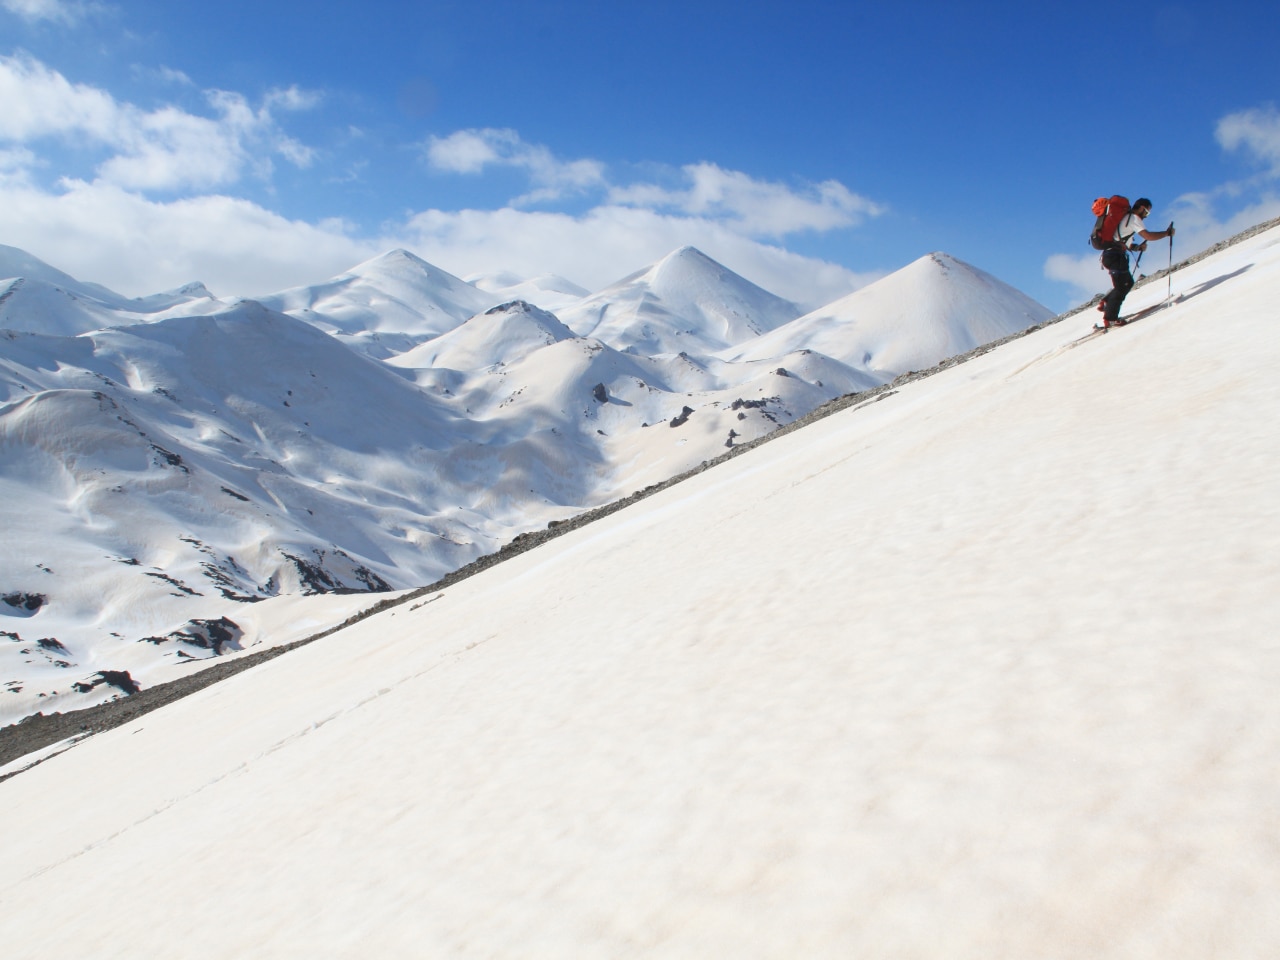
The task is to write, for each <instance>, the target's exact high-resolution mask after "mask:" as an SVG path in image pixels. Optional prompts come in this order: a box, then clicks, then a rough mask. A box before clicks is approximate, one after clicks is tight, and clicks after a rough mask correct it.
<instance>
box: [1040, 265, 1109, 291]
mask: <svg viewBox="0 0 1280 960" xmlns="http://www.w3.org/2000/svg"><path fill="white" fill-rule="evenodd" d="M1044 275H1045V276H1046V277H1048V278H1049V279H1050V280H1057V281H1058V282H1059V283H1065V284H1069V285H1070V286H1071V289H1072V295H1073V296H1076V297H1079V298H1080V299H1082V300H1088V299H1089V298H1091V297H1092V296H1093V295H1094V294H1095V293H1102V292H1104V291H1106V290H1110V289H1111V277H1110V275H1109V274H1108V273H1107V272H1106V271H1105V270H1103V269H1102V264H1101V262H1100V261H1099V260H1098V254H1097V253H1090V254H1084V255H1082V256H1078V257H1075V256H1071V255H1070V254H1067V253H1055V254H1053V255H1052V256H1051V257H1049V259H1048V260H1046V261H1045V264H1044Z"/></svg>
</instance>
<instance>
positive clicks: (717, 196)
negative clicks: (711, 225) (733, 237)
mask: <svg viewBox="0 0 1280 960" xmlns="http://www.w3.org/2000/svg"><path fill="white" fill-rule="evenodd" d="M683 174H684V177H685V179H686V181H687V183H688V187H687V188H686V189H683V190H668V189H664V188H661V187H658V186H655V185H653V184H636V185H632V186H629V187H622V188H618V189H615V190H613V191H612V192H611V194H610V199H611V200H612V201H613V202H615V203H620V204H624V205H629V206H636V207H644V208H650V209H655V210H661V209H670V210H676V211H679V212H681V213H684V214H688V215H691V216H696V217H706V218H709V219H713V220H722V221H726V222H728V223H731V224H733V225H734V227H735V228H736V229H737V230H739V231H740V232H742V233H745V234H747V235H749V236H756V237H783V236H786V235H787V234H789V233H798V232H801V231H806V230H815V231H819V232H824V231H827V230H834V229H838V228H843V227H852V226H856V225H857V224H859V223H861V222H862V221H864V220H865V219H867V218H868V217H874V216H878V215H880V214H881V213H883V212H884V208H883V207H881V206H880V205H878V204H875V203H873V202H871V201H870V200H868V199H866V198H865V197H860V196H858V195H857V194H855V193H853V192H852V191H850V190H849V189H848V188H847V187H845V186H844V185H843V184H842V183H839V182H837V181H835V180H827V181H824V182H822V183H818V184H811V185H806V186H804V187H803V188H802V189H800V190H796V189H793V188H791V187H789V186H787V185H785V184H781V183H774V182H770V181H765V180H756V179H754V178H753V177H750V176H748V175H747V174H745V173H741V172H739V171H736V170H725V169H722V168H721V167H719V166H717V165H715V164H713V163H698V164H691V165H689V166H686V167H684V168H683Z"/></svg>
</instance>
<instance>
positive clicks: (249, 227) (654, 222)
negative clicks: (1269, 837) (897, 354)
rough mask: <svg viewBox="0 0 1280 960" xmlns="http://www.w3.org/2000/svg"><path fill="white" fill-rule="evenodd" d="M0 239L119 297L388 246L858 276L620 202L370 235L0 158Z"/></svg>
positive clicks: (605, 277) (289, 279) (816, 288)
mask: <svg viewBox="0 0 1280 960" xmlns="http://www.w3.org/2000/svg"><path fill="white" fill-rule="evenodd" d="M0 237H4V238H5V239H4V242H5V243H8V244H11V245H13V246H17V247H21V248H22V249H24V250H27V251H28V252H30V253H32V254H34V255H35V256H37V257H40V258H41V259H43V260H45V261H47V262H49V263H51V264H52V265H54V266H56V267H58V268H59V269H61V270H65V271H66V272H68V273H70V274H71V275H73V276H75V277H77V278H79V279H82V280H92V281H95V282H98V283H101V284H103V285H105V286H107V287H110V288H112V289H114V290H118V291H119V292H121V293H124V294H127V295H129V296H140V295H143V294H148V293H154V292H156V291H158V290H163V289H168V288H171V287H175V286H178V285H180V284H182V283H186V282H188V281H191V280H202V281H204V282H205V283H206V284H207V285H208V286H209V288H210V289H212V290H213V291H214V292H215V293H217V294H219V295H220V296H224V297H231V296H254V295H262V294H265V293H270V292H273V291H276V290H280V289H284V288H286V287H290V286H297V285H300V284H306V283H317V282H319V281H321V280H324V279H326V278H327V277H330V276H333V275H336V274H338V273H341V272H342V271H344V270H346V269H348V268H349V267H352V266H354V265H355V264H357V263H359V262H361V261H362V260H366V259H368V258H369V257H371V256H374V255H376V254H378V253H381V252H383V251H385V250H388V249H391V248H394V247H406V248H408V249H410V250H413V251H415V252H416V253H418V254H419V255H420V256H422V257H424V258H425V259H427V260H429V261H431V262H432V263H435V264H437V265H438V266H440V267H441V268H443V269H445V270H448V271H450V272H451V273H454V274H456V275H458V276H465V275H467V274H470V273H478V272H494V271H496V270H500V269H502V270H511V271H514V272H517V273H520V274H523V275H525V276H536V275H539V274H543V273H559V274H561V275H563V276H566V277H568V278H569V279H570V280H573V281H575V282H577V283H579V284H582V285H583V286H586V287H589V288H591V289H599V288H601V287H603V286H605V285H607V284H608V283H611V282H612V281H614V280H617V279H620V278H621V277H622V276H624V275H625V274H627V273H630V272H632V271H633V270H637V269H640V268H641V267H644V266H646V265H648V264H649V263H652V262H654V261H655V260H658V259H660V258H661V257H663V256H665V255H666V254H668V253H670V252H671V251H672V250H674V249H676V248H677V247H680V246H682V245H684V244H692V245H694V246H696V247H698V248H699V249H701V250H703V251H704V252H706V253H707V254H708V255H709V256H711V257H714V258H715V259H717V260H719V261H720V262H722V263H724V264H725V265H726V266H728V267H729V268H730V269H731V270H734V271H736V272H737V273H740V274H742V275H743V276H744V277H746V278H747V279H749V280H751V281H753V282H755V283H757V284H759V285H760V286H762V287H764V288H765V289H767V290H770V291H771V292H773V293H776V294H778V295H779V296H783V297H786V298H788V299H791V300H794V301H796V302H798V303H801V304H803V305H805V306H809V307H816V306H820V305H821V304H823V303H828V302H830V301H832V300H835V299H837V298H838V297H841V296H843V295H844V294H846V293H848V292H850V291H852V290H854V289H857V288H858V287H860V286H863V285H865V284H866V283H868V282H870V281H871V280H873V279H876V277H877V276H878V275H858V274H855V273H853V272H851V271H849V270H847V269H845V268H844V267H841V266H838V265H836V264H832V263H828V262H825V261H822V260H817V259H814V258H811V257H803V256H800V255H798V254H794V253H791V252H789V251H787V250H784V249H781V248H779V247H775V246H770V245H767V244H763V243H760V242H758V241H756V240H753V239H751V238H749V237H745V236H743V235H741V234H740V233H737V232H734V231H733V230H731V229H729V228H727V227H726V226H724V225H723V224H719V223H716V222H714V221H710V220H704V219H697V218H689V217H679V216H671V215H665V214H660V213H656V212H654V211H651V210H639V209H634V208H628V207H617V206H610V207H599V208H597V209H595V210H592V211H591V212H589V213H588V214H585V215H583V216H571V215H568V214H563V213H551V212H538V211H527V210H516V209H514V208H505V209H501V210H491V211H482V210H463V211H456V212H448V211H441V210H427V211H423V212H421V213H417V214H415V215H413V216H411V217H410V218H408V219H407V220H405V221H403V222H401V223H392V224H387V225H385V226H384V227H383V229H382V231H381V232H380V234H379V235H378V236H376V237H370V236H362V235H360V234H359V233H358V232H357V231H356V228H355V227H354V226H353V225H351V224H348V223H345V222H342V221H324V222H320V223H308V222H306V221H299V220H289V219H287V218H285V217H281V216H279V215H278V214H276V213H273V212H272V211H269V210H266V209H264V208H263V207H261V206H259V205H257V204H254V203H251V202H249V201H247V200H242V199H236V198H232V197H226V196H202V197H194V198H189V199H181V200H172V201H167V202H159V201H155V200H151V199H148V198H146V197H143V196H140V195H139V194H138V193H136V192H132V191H129V190H127V189H124V188H122V187H120V186H119V185H117V184H111V183H106V182H101V181H99V182H94V183H85V182H83V181H66V182H64V183H63V185H62V190H61V191H60V192H57V193H50V192H47V191H44V190H41V189H38V188H36V187H33V186H31V185H30V184H27V183H24V182H21V180H20V179H14V180H12V181H6V179H5V177H4V173H3V165H2V164H0Z"/></svg>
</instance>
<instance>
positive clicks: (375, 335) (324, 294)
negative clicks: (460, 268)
mask: <svg viewBox="0 0 1280 960" xmlns="http://www.w3.org/2000/svg"><path fill="white" fill-rule="evenodd" d="M260 301H261V303H262V304H263V306H265V307H268V308H270V309H272V310H278V311H280V312H281V313H287V314H289V315H290V316H294V317H297V318H298V319H299V320H305V321H306V322H307V323H310V324H312V325H314V326H316V327H318V328H319V329H321V330H323V331H325V332H326V333H331V334H333V335H335V336H336V337H338V339H340V340H343V341H344V342H346V343H348V344H349V345H353V346H356V347H358V348H359V349H361V350H363V351H364V352H366V353H368V354H369V355H370V356H374V357H377V358H383V357H387V356H391V355H392V354H395V353H401V352H403V351H404V350H406V349H409V348H411V347H413V346H415V345H416V344H418V343H421V342H422V341H423V340H427V339H429V338H431V337H435V336H439V335H440V334H442V333H444V332H446V331H448V330H452V329H453V328H454V327H456V326H457V325H458V324H459V323H461V322H462V321H463V320H466V319H467V318H468V317H470V316H472V315H474V314H476V313H479V312H480V311H482V310H486V309H488V308H489V307H491V306H493V305H494V303H495V302H496V301H495V299H494V298H493V297H492V296H491V295H490V294H487V293H485V292H484V291H481V290H478V289H477V288H476V287H473V286H472V285H471V284H469V283H466V282H464V281H462V280H459V279H458V278H457V277H455V276H453V275H452V274H450V273H446V272H445V271H444V270H441V269H440V268H439V267H435V266H432V265H431V264H429V263H427V262H426V261H425V260H422V259H421V258H419V257H416V256H414V255H413V254H412V253H410V252H409V251H407V250H392V251H390V252H388V253H384V254H382V255H381V256H379V257H374V258H373V259H372V260H368V261H366V262H365V263H362V264H360V265H359V266H357V267H353V268H352V269H351V270H349V271H347V272H346V273H344V274H342V275H340V276H337V277H334V278H333V279H331V280H328V281H326V282H324V283H320V284H316V285H313V286H305V287H295V288H293V289H291V290H285V291H283V292H282V293H277V294H273V295H271V296H268V297H263V298H260Z"/></svg>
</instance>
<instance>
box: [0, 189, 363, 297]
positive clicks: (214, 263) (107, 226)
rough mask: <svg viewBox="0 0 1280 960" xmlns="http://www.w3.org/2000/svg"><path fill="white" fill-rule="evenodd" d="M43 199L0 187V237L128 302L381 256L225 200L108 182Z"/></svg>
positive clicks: (277, 283) (344, 232)
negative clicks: (148, 194) (158, 196)
mask: <svg viewBox="0 0 1280 960" xmlns="http://www.w3.org/2000/svg"><path fill="white" fill-rule="evenodd" d="M63 187H64V189H63V191H62V192H60V193H57V194H51V193H48V192H45V191H42V190H38V189H35V188H31V187H23V186H21V185H15V186H9V187H5V186H4V185H3V183H2V182H0V236H2V237H4V238H5V243H7V244H10V245H12V246H16V247H20V248H22V249H24V250H26V251H28V252H29V253H32V254H34V255H35V256H37V257H39V258H40V259H42V260H45V261H46V262H48V263H50V264H52V265H54V266H56V267H58V268H59V269H61V270H65V271H66V272H68V273H70V274H71V275H72V276H75V277H77V278H78V279H81V280H91V281H94V282H97V283H101V284H103V285H104V286H107V287H110V288H111V289H113V290H117V291H118V292H120V293H124V294H127V295H129V296H140V295H144V294H148V293H155V292H157V291H158V290H163V289H168V288H171V287H175V286H178V285H180V284H183V283H186V282H188V281H191V280H203V281H204V282H205V283H206V284H207V285H208V286H209V288H210V289H212V290H213V291H214V292H215V293H217V294H219V295H220V296H224V297H232V296H252V295H262V294H266V293H271V292H273V291H275V290H279V289H283V288H286V287H289V286H296V285H299V284H303V283H313V282H316V281H318V280H321V279H324V278H325V277H328V276H331V275H333V274H336V273H340V272H341V271H343V270H345V269H347V268H348V267H351V266H353V265H355V264H356V263H359V262H361V261H362V260H365V259H368V258H369V257H370V256H373V255H374V254H376V253H378V252H381V251H382V250H383V249H385V248H384V247H383V246H382V242H381V241H370V240H359V239H355V238H353V237H352V236H351V235H350V234H349V232H348V231H349V229H350V228H349V225H347V224H344V223H342V222H340V221H329V222H324V223H320V224H310V223H306V222H303V221H297V220H288V219H286V218H284V217H281V216H279V215H278V214H275V213H273V212H271V211H269V210H265V209H263V208H262V207H260V206H258V205H256V204H254V203H251V202H249V201H247V200H241V199H236V198H232V197H224V196H203V197H195V198H190V199H182V200H173V201H169V202H156V201H153V200H149V199H147V198H145V197H141V196H139V195H138V194H136V193H133V192H130V191H128V190H124V189H122V188H120V187H119V186H116V185H114V184H108V183H102V182H98V183H84V182H82V181H68V182H66V183H64V185H63Z"/></svg>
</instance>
